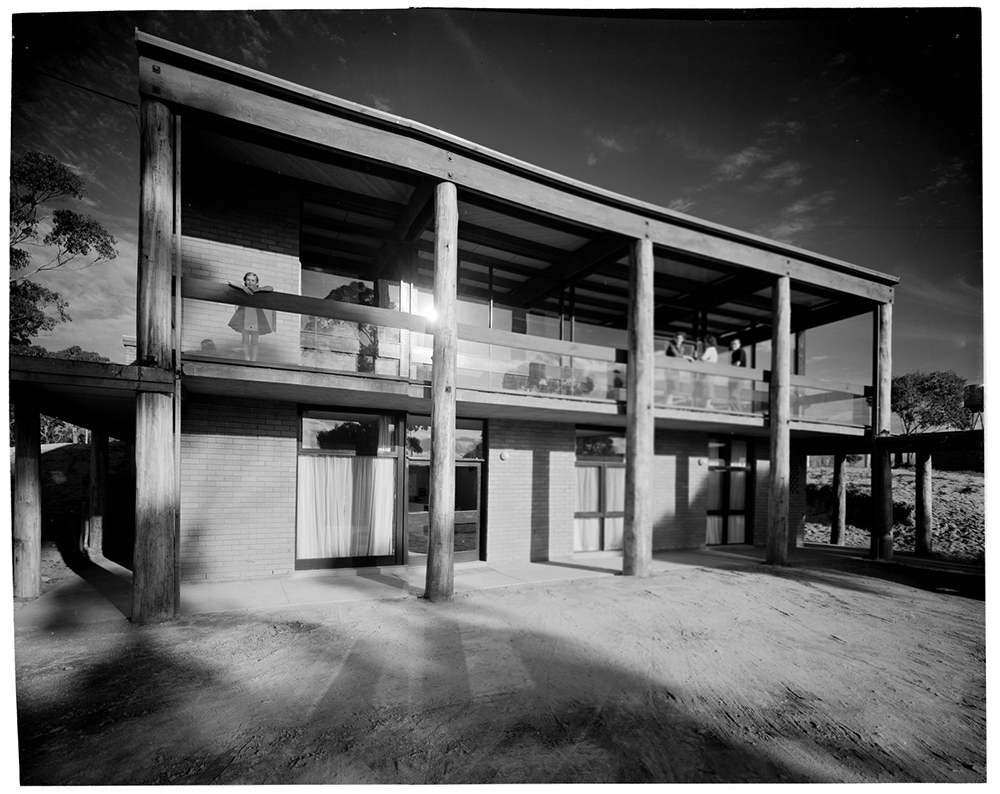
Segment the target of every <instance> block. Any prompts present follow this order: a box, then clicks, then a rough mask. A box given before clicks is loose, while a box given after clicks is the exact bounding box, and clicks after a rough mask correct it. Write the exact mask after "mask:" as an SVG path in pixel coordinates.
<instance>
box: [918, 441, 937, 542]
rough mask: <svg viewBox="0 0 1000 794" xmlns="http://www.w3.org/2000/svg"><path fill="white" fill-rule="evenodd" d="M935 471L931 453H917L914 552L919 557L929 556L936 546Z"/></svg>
mask: <svg viewBox="0 0 1000 794" xmlns="http://www.w3.org/2000/svg"><path fill="white" fill-rule="evenodd" d="M933 480H934V471H933V464H932V462H931V453H930V452H927V451H923V450H921V451H920V452H918V453H917V489H916V490H917V494H916V502H917V504H916V513H917V515H916V519H917V531H916V537H915V538H914V552H915V553H916V555H917V556H918V557H929V556H930V554H931V551H933V547H934V495H933V494H934V488H933V485H934V483H933Z"/></svg>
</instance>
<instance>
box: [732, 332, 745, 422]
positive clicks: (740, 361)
mask: <svg viewBox="0 0 1000 794" xmlns="http://www.w3.org/2000/svg"><path fill="white" fill-rule="evenodd" d="M742 345H743V343H742V342H740V340H739V338H735V339H733V340H731V341H730V342H729V351H730V352H729V365H730V366H732V367H746V366H747V351H746V350H744V349H743V346H742ZM729 408H730V410H733V411H737V412H739V413H742V412H743V378H730V379H729Z"/></svg>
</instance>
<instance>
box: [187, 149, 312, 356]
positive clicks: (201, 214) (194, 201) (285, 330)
mask: <svg viewBox="0 0 1000 794" xmlns="http://www.w3.org/2000/svg"><path fill="white" fill-rule="evenodd" d="M300 206H301V205H300V198H299V194H298V191H297V189H295V188H294V187H292V186H290V185H289V183H288V182H287V181H286V180H281V179H279V178H275V177H274V175H269V174H267V173H266V172H263V171H256V170H254V169H247V168H244V169H236V168H224V169H221V170H216V169H214V168H211V169H202V168H195V169H188V170H187V171H185V179H184V212H183V229H184V239H183V241H182V248H183V273H184V275H185V276H194V277H197V278H204V279H211V280H212V281H220V282H223V283H226V282H230V281H232V282H234V283H236V284H241V283H242V282H243V275H244V274H245V273H246V272H247V271H253V272H255V273H257V275H258V276H259V277H260V283H261V285H267V286H271V287H274V289H275V290H276V291H278V292H290V293H293V294H298V293H299V292H300V284H301V265H300V262H299V214H300ZM235 311H236V307H234V306H232V305H229V304H213V303H208V302H204V301H191V300H188V301H185V303H184V320H183V325H184V332H183V336H182V341H181V344H182V349H183V350H184V351H187V352H193V351H197V350H199V349H200V348H201V343H202V341H203V340H207V339H211V340H212V342H213V344H214V345H215V353H216V354H220V355H226V356H232V357H233V358H242V355H243V353H242V336H241V334H239V333H237V332H236V331H234V330H233V329H232V328H230V327H229V321H230V319H231V318H232V316H233V313H234V312H235ZM276 321H277V323H276V324H277V328H276V330H275V332H274V333H272V334H266V335H264V336H262V337H261V338H260V355H259V360H261V361H275V362H282V363H298V361H299V358H300V345H299V327H300V321H299V315H293V314H282V313H278V314H277V317H276Z"/></svg>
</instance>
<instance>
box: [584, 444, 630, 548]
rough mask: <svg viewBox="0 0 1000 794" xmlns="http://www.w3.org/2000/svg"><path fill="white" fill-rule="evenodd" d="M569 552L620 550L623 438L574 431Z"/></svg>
mask: <svg viewBox="0 0 1000 794" xmlns="http://www.w3.org/2000/svg"><path fill="white" fill-rule="evenodd" d="M576 461H577V463H576V511H575V513H574V520H573V551H609V550H614V549H620V548H622V538H623V535H624V532H625V436H624V435H623V434H621V433H617V432H612V433H609V432H608V431H607V430H587V429H584V428H579V429H577V431H576Z"/></svg>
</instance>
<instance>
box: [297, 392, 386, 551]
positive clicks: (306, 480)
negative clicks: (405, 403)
mask: <svg viewBox="0 0 1000 794" xmlns="http://www.w3.org/2000/svg"><path fill="white" fill-rule="evenodd" d="M302 424H303V434H302V451H301V452H300V454H299V477H298V508H297V513H298V515H297V534H296V558H297V559H301V560H305V559H337V558H345V557H377V556H386V555H392V554H394V553H395V526H396V520H395V507H396V457H395V446H394V444H395V423H394V422H393V421H392V419H391V418H390V417H387V416H374V415H361V414H335V413H331V412H319V411H309V412H306V414H305V415H304V417H303V423H302Z"/></svg>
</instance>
